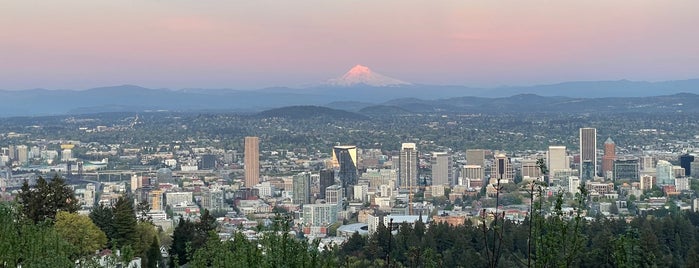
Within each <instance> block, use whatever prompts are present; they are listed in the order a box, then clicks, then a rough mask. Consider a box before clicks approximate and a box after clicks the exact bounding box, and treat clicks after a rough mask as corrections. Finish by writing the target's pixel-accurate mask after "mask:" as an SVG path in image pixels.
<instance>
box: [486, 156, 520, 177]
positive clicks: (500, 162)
mask: <svg viewBox="0 0 699 268" xmlns="http://www.w3.org/2000/svg"><path fill="white" fill-rule="evenodd" d="M514 178H515V172H514V170H513V169H512V162H511V161H510V158H509V157H507V155H505V154H498V155H496V156H495V161H494V162H493V166H492V167H491V170H490V182H491V183H497V180H498V179H500V180H502V181H501V182H502V183H508V182H512V181H513V180H514Z"/></svg>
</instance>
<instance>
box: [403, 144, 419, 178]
mask: <svg viewBox="0 0 699 268" xmlns="http://www.w3.org/2000/svg"><path fill="white" fill-rule="evenodd" d="M417 165H418V160H417V146H416V145H415V143H403V144H402V145H401V149H400V157H399V162H398V181H399V182H400V184H399V185H400V187H401V188H410V187H412V186H416V185H417V176H418V174H417Z"/></svg>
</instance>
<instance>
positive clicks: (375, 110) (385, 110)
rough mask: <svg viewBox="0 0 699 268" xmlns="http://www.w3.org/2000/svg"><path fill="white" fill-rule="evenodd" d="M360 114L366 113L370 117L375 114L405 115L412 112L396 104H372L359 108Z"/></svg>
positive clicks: (375, 115)
mask: <svg viewBox="0 0 699 268" xmlns="http://www.w3.org/2000/svg"><path fill="white" fill-rule="evenodd" d="M359 113H360V114H364V115H368V116H371V117H377V116H406V115H411V114H413V113H412V112H410V111H408V110H406V109H403V108H401V107H398V106H390V105H374V106H369V107H365V108H363V109H361V110H359Z"/></svg>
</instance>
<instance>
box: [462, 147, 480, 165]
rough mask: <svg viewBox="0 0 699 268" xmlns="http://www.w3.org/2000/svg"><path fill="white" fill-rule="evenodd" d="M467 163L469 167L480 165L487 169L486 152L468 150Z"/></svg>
mask: <svg viewBox="0 0 699 268" xmlns="http://www.w3.org/2000/svg"><path fill="white" fill-rule="evenodd" d="M466 163H467V164H469V165H478V166H481V167H485V150H483V149H469V150H466Z"/></svg>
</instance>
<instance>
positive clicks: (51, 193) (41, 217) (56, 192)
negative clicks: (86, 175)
mask: <svg viewBox="0 0 699 268" xmlns="http://www.w3.org/2000/svg"><path fill="white" fill-rule="evenodd" d="M18 197H19V202H20V204H21V205H22V214H23V215H24V217H26V218H27V219H29V220H31V221H33V222H34V223H38V222H42V221H45V220H47V219H50V220H55V219H56V213H58V212H59V211H67V212H69V213H73V212H76V211H78V209H79V208H80V207H79V205H78V202H77V200H76V199H75V192H74V191H73V189H71V188H70V187H68V186H67V185H66V183H65V180H63V179H62V178H61V177H59V176H58V175H56V176H55V177H54V178H53V180H51V182H47V181H46V180H45V179H44V178H43V177H39V179H38V180H37V182H36V185H35V186H34V187H33V188H31V187H29V182H27V181H26V180H25V181H24V183H23V184H22V188H21V190H20V193H19V194H18Z"/></svg>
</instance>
